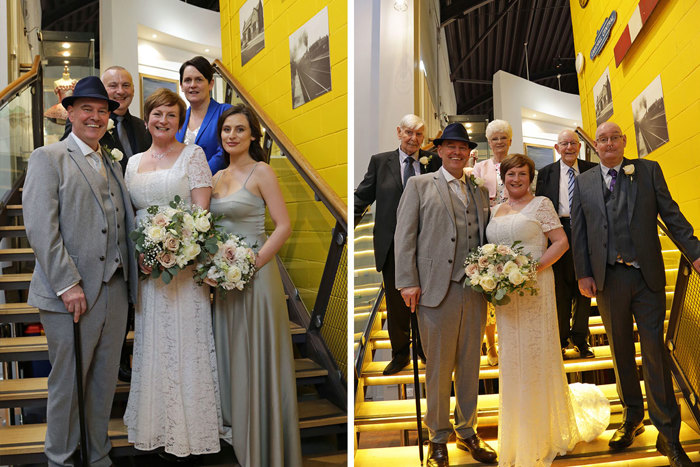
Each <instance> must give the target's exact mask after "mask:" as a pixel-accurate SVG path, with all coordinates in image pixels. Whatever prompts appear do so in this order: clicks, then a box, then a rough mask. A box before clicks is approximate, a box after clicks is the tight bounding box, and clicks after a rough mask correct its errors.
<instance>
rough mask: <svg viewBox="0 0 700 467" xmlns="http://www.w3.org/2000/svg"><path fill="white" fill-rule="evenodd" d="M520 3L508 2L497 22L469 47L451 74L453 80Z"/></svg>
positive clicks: (514, 0) (494, 21)
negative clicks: (509, 12) (511, 10)
mask: <svg viewBox="0 0 700 467" xmlns="http://www.w3.org/2000/svg"><path fill="white" fill-rule="evenodd" d="M519 1H520V0H511V1H510V2H508V4H507V5H506V7H505V8H504V9H503V11H502V12H501V13H500V14H499V15H498V16H497V17H496V19H495V20H493V22H492V23H491V24H490V25H489V27H488V28H487V29H486V31H484V33H483V34H482V35H481V37H480V38H479V39H477V41H476V42H475V43H474V44H473V45H471V46H469V47H468V50H469V52H467V54H466V55H465V56H464V57H462V59H461V60H460V61H459V63H458V64H457V66H456V67H455V68H454V70H452V73H450V79H451V80H454V79H455V77H456V76H457V72H459V70H460V69H461V68H462V67H463V66H464V64H465V63H467V60H469V58H470V57H471V56H472V55H473V54H474V53H475V52H476V51H477V49H478V48H479V46H480V45H481V44H482V43H483V42H484V41H485V40H486V39H487V38H488V36H489V34H490V33H491V31H493V30H494V29H495V28H496V26H498V23H500V22H501V20H502V19H503V18H505V16H506V15H507V14H508V11H510V9H511V8H513V7H514V6H515V4H517V3H518V2H519Z"/></svg>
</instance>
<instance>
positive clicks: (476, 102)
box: [457, 90, 493, 114]
mask: <svg viewBox="0 0 700 467" xmlns="http://www.w3.org/2000/svg"><path fill="white" fill-rule="evenodd" d="M491 100H493V90H491V91H489V92H485V93H483V94H481V95H480V96H477V97H475V98H474V99H472V100H470V101H469V102H467V103H466V104H464V106H457V112H458V113H459V114H467V113H470V112H469V111H470V110H471V109H473V108H475V107H478V106H480V105H483V104H486V103H487V102H489V101H491ZM491 111H493V109H492V110H491ZM489 114H491V112H489Z"/></svg>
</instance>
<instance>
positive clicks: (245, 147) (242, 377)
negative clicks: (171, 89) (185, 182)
mask: <svg viewBox="0 0 700 467" xmlns="http://www.w3.org/2000/svg"><path fill="white" fill-rule="evenodd" d="M217 134H218V135H219V140H220V142H221V146H222V147H223V149H224V152H225V153H227V154H228V157H229V165H228V167H227V168H226V169H224V170H221V171H219V172H218V173H217V174H216V176H215V178H214V180H213V184H214V189H213V192H212V200H211V205H210V210H211V212H212V213H213V214H214V215H219V214H223V215H224V219H223V220H222V221H221V222H220V224H221V225H222V226H223V228H224V229H225V230H226V231H227V232H230V233H234V234H236V235H239V236H242V237H245V240H246V241H247V242H248V244H249V245H251V246H252V245H253V244H254V243H257V245H258V248H259V249H258V250H257V259H256V263H255V266H256V269H258V271H257V272H256V273H255V276H253V279H252V281H251V282H250V283H249V284H248V285H246V287H245V289H244V290H243V291H238V290H232V291H229V292H224V291H222V290H221V289H217V290H216V296H215V299H214V339H215V341H216V355H217V363H218V370H219V381H220V385H221V388H220V393H221V409H222V416H223V421H224V428H225V429H227V427H228V432H227V434H226V437H225V439H226V440H227V441H228V442H229V443H231V444H232V445H233V449H234V451H235V453H236V457H237V459H238V462H239V463H240V464H241V465H242V466H244V467H257V466H270V467H275V466H279V467H291V466H301V445H300V441H299V420H298V416H297V398H296V378H295V374H294V356H293V351H292V341H291V336H290V334H289V324H288V323H289V318H288V315H287V305H286V302H285V298H284V289H283V287H282V280H281V279H280V274H279V270H278V269H277V262H276V261H275V254H276V253H277V252H278V251H279V249H280V248H281V247H282V245H283V244H284V242H285V241H286V240H287V238H289V235H290V233H291V226H290V222H289V215H288V214H287V208H286V206H285V203H284V198H283V197H282V191H281V189H280V186H279V183H278V182H277V176H276V175H275V172H274V171H273V170H272V168H271V167H270V166H269V165H267V164H266V163H265V162H263V160H264V153H263V151H262V148H261V146H260V140H261V136H262V133H261V131H260V124H259V123H258V119H257V117H256V116H255V114H254V113H253V111H252V110H251V109H250V108H248V107H246V106H244V105H236V106H234V107H232V108H231V109H229V110H227V111H226V112H224V113H223V114H222V115H221V118H220V119H219V123H218V131H217ZM265 206H267V208H268V209H269V211H270V217H271V218H272V221H273V222H274V224H275V229H274V231H273V232H272V234H271V235H270V236H269V237H267V236H266V235H265Z"/></svg>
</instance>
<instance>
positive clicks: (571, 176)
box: [569, 167, 576, 216]
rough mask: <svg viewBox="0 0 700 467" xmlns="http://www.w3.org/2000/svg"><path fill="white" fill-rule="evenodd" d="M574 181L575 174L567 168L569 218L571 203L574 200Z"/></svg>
mask: <svg viewBox="0 0 700 467" xmlns="http://www.w3.org/2000/svg"><path fill="white" fill-rule="evenodd" d="M575 179H576V172H575V171H574V168H573V167H569V216H571V202H572V201H573V199H574V180H575Z"/></svg>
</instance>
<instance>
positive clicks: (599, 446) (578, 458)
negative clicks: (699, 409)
mask: <svg viewBox="0 0 700 467" xmlns="http://www.w3.org/2000/svg"><path fill="white" fill-rule="evenodd" d="M613 433H614V430H612V429H611V430H607V431H605V432H603V434H601V435H600V436H599V437H598V438H596V439H594V440H593V441H591V442H590V443H578V444H577V445H576V447H574V449H573V450H572V451H571V452H569V453H567V454H566V455H564V456H559V457H557V458H556V459H555V460H554V462H553V463H552V466H553V467H563V466H571V467H573V466H586V465H589V466H590V465H596V466H599V467H603V466H620V467H621V466H623V465H624V466H634V467H642V466H645V467H647V466H648V467H651V466H661V465H668V460H667V459H666V458H665V457H664V456H662V455H661V454H660V453H659V452H658V451H657V450H656V437H657V435H658V431H657V430H656V428H655V427H654V426H653V425H647V426H646V430H645V431H644V433H642V434H641V435H640V436H637V437H636V438H635V440H634V443H632V446H630V447H629V448H627V449H625V450H623V451H611V450H610V448H609V447H608V440H609V439H610V437H611V436H612V435H613ZM484 439H485V441H487V442H488V443H489V444H490V445H491V447H492V448H494V449H496V450H498V440H496V439H493V438H489V437H485V438H484ZM680 440H681V443H682V444H683V447H684V449H685V451H686V452H687V453H688V455H689V456H690V458H691V460H693V461H694V462H697V461H698V460H700V453H699V452H698V449H700V435H698V434H697V433H696V432H695V431H693V429H692V428H690V427H689V426H688V425H687V424H685V423H682V424H681V432H680ZM447 450H448V452H449V456H450V465H451V466H468V465H482V464H479V463H478V462H476V461H475V460H474V459H472V457H471V455H470V454H469V453H468V452H465V451H462V450H459V449H457V446H456V444H455V443H454V442H452V443H448V445H447ZM425 453H426V455H427V448H426V450H425ZM354 465H355V467H375V466H377V465H381V466H382V467H395V466H396V467H398V466H401V467H413V466H415V467H419V466H420V465H421V464H420V460H419V459H418V446H404V447H392V448H372V449H358V450H357V451H356V452H355V464H354Z"/></svg>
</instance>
